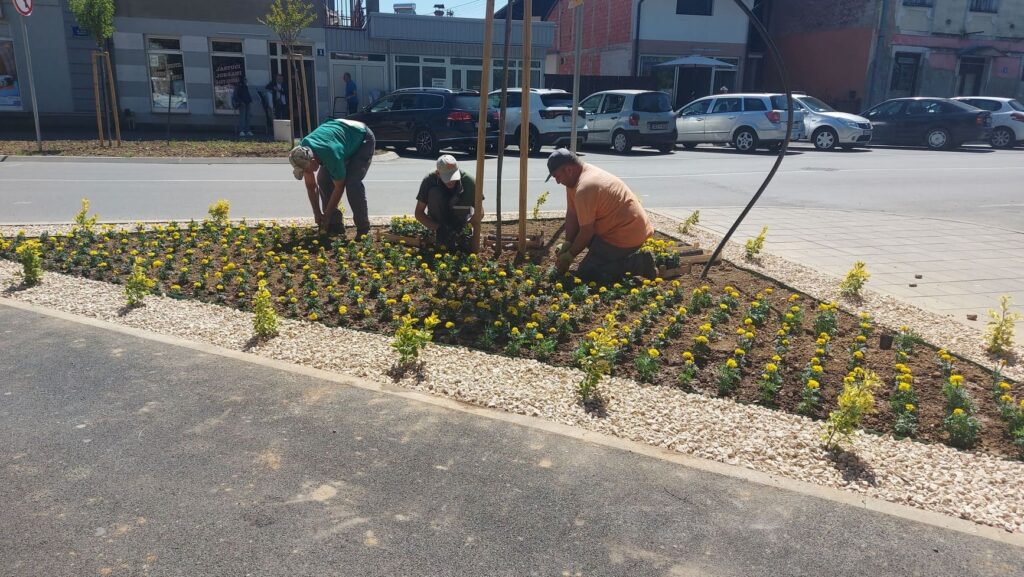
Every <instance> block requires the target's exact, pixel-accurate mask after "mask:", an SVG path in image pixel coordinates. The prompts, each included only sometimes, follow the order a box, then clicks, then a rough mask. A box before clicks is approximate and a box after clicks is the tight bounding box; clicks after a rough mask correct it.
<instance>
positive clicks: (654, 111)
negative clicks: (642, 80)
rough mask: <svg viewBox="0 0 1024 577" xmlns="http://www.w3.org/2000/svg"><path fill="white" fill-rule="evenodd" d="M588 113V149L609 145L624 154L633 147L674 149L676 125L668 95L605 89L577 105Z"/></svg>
mask: <svg viewBox="0 0 1024 577" xmlns="http://www.w3.org/2000/svg"><path fill="white" fill-rule="evenodd" d="M580 108H582V109H583V110H584V111H586V113H587V129H588V130H587V146H591V145H595V146H611V147H612V148H614V149H615V152H618V153H619V154H625V153H627V152H629V151H630V149H632V148H633V147H634V146H653V147H654V148H657V149H658V150H660V151H662V152H670V151H672V150H673V149H675V147H676V122H675V114H674V113H673V112H672V103H671V102H670V100H669V95H668V94H666V93H664V92H654V91H651V90H605V91H603V92H595V93H594V94H591V95H590V96H588V97H587V98H586V99H585V100H583V101H582V102H580Z"/></svg>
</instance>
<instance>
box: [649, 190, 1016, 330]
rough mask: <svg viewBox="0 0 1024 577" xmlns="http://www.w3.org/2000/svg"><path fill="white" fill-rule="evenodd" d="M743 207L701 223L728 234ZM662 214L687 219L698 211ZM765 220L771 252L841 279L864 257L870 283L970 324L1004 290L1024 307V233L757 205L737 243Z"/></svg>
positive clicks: (706, 211)
mask: <svg viewBox="0 0 1024 577" xmlns="http://www.w3.org/2000/svg"><path fill="white" fill-rule="evenodd" d="M741 211H742V207H729V208H701V209H700V226H701V227H704V228H706V229H708V230H710V231H713V232H716V233H718V234H725V232H726V231H728V229H729V227H730V226H731V225H732V223H733V221H734V220H735V219H736V217H737V216H739V214H740V212H741ZM656 212H658V213H660V214H663V215H666V216H670V217H672V218H678V219H683V218H686V217H687V216H689V215H690V213H691V212H693V208H671V209H658V210H657V211H656ZM764 225H768V236H767V241H766V243H765V252H770V253H772V254H776V255H778V256H781V257H783V258H786V259H788V260H792V261H795V262H799V263H802V264H804V265H807V266H810V267H813V268H816V269H818V270H820V271H822V272H826V273H829V274H832V275H834V276H836V277H840V278H841V277H843V276H845V275H846V273H847V271H849V270H850V268H851V267H852V266H853V263H854V261H857V260H863V261H864V262H865V263H866V264H867V269H868V272H870V273H871V279H870V280H869V281H868V284H867V288H869V289H871V290H874V291H877V292H880V293H884V294H888V295H891V296H894V297H896V298H899V299H901V300H904V301H906V302H909V303H911V304H914V305H916V306H918V307H920V308H922V309H925V310H929V311H932V312H936V313H940V314H948V315H951V316H952V317H953V318H954V319H956V320H957V321H960V322H963V323H965V324H969V325H973V326H980V327H984V324H985V322H986V321H987V320H988V314H987V311H988V310H989V309H995V308H998V306H999V297H1000V296H1001V295H1009V296H1011V297H1013V302H1014V303H1015V304H1016V308H1017V310H1020V309H1021V307H1024V232H1022V231H1010V230H1005V229H1000V228H992V227H984V226H981V225H977V224H970V223H965V222H957V221H951V220H940V219H932V218H912V217H906V216H899V215H893V214H886V213H877V212H858V211H847V210H826V209H804V208H781V207H766V208H762V207H755V208H754V209H753V210H751V211H750V214H748V215H747V218H746V219H745V220H744V222H743V224H742V225H740V228H739V230H737V231H736V233H735V234H734V235H733V240H734V241H736V242H739V243H741V244H742V243H743V242H745V241H746V239H748V238H752V237H755V236H757V234H758V233H759V232H760V230H761V227H762V226H764ZM1022 226H1024V223H1022ZM915 275H921V277H922V278H920V279H918V278H915ZM912 284H916V285H917V286H916V287H912V286H910V285H912ZM968 314H976V315H978V320H977V321H969V320H967V315H968ZM1018 327H1022V328H1024V324H1022V323H1018Z"/></svg>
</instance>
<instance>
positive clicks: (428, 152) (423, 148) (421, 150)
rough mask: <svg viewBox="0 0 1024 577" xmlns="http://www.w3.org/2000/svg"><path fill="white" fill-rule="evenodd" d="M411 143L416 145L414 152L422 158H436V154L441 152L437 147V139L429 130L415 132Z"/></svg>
mask: <svg viewBox="0 0 1024 577" xmlns="http://www.w3.org/2000/svg"><path fill="white" fill-rule="evenodd" d="M413 141H414V142H415V143H416V152H417V153H418V154H420V155H422V156H437V153H438V152H440V151H441V150H440V148H439V147H438V145H437V139H436V138H434V135H433V134H431V133H430V131H429V130H420V131H419V132H417V133H416V136H414V137H413Z"/></svg>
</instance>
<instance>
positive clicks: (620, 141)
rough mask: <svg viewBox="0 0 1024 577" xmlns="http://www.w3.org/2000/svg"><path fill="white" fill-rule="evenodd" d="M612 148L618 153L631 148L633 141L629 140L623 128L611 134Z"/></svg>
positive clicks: (625, 151) (623, 152)
mask: <svg viewBox="0 0 1024 577" xmlns="http://www.w3.org/2000/svg"><path fill="white" fill-rule="evenodd" d="M612 149H613V150H615V152H618V153H619V154H626V153H627V152H629V151H630V150H632V149H633V143H632V142H630V141H629V135H628V134H626V132H625V131H623V130H616V131H615V134H613V135H612Z"/></svg>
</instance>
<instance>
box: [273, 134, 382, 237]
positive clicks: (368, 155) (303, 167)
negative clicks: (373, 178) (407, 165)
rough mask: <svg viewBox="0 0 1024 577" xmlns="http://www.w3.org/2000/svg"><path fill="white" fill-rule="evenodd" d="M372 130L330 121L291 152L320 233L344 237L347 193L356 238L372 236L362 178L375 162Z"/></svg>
mask: <svg viewBox="0 0 1024 577" xmlns="http://www.w3.org/2000/svg"><path fill="white" fill-rule="evenodd" d="M376 142H377V141H376V139H375V138H374V136H373V131H372V130H370V128H369V127H368V126H366V125H365V124H363V123H362V122H359V121H356V120H348V119H337V120H328V121H327V122H325V123H323V124H321V125H320V126H319V127H317V129H316V130H314V131H313V132H310V133H309V134H308V135H307V136H306V137H305V138H303V139H302V140H301V141H300V142H299V145H298V146H296V147H295V148H293V149H292V151H291V153H290V154H289V155H288V161H289V162H291V165H292V174H293V175H294V176H295V179H296V180H304V181H305V184H306V193H307V194H308V196H309V204H310V206H312V208H313V218H314V219H315V220H316V224H317V225H318V226H319V228H320V234H341V235H344V234H345V224H344V222H343V220H342V216H341V211H340V210H338V204H339V203H340V202H341V197H342V195H343V194H344V193H345V192H346V191H347V192H348V205H349V207H351V208H352V219H353V220H355V223H356V238H360V237H362V236H364V235H367V234H369V233H370V216H369V209H368V208H367V205H366V187H365V186H364V185H363V179H364V178H365V177H366V172H367V171H368V170H369V169H370V163H371V162H372V161H373V151H374V148H375V145H376Z"/></svg>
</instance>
